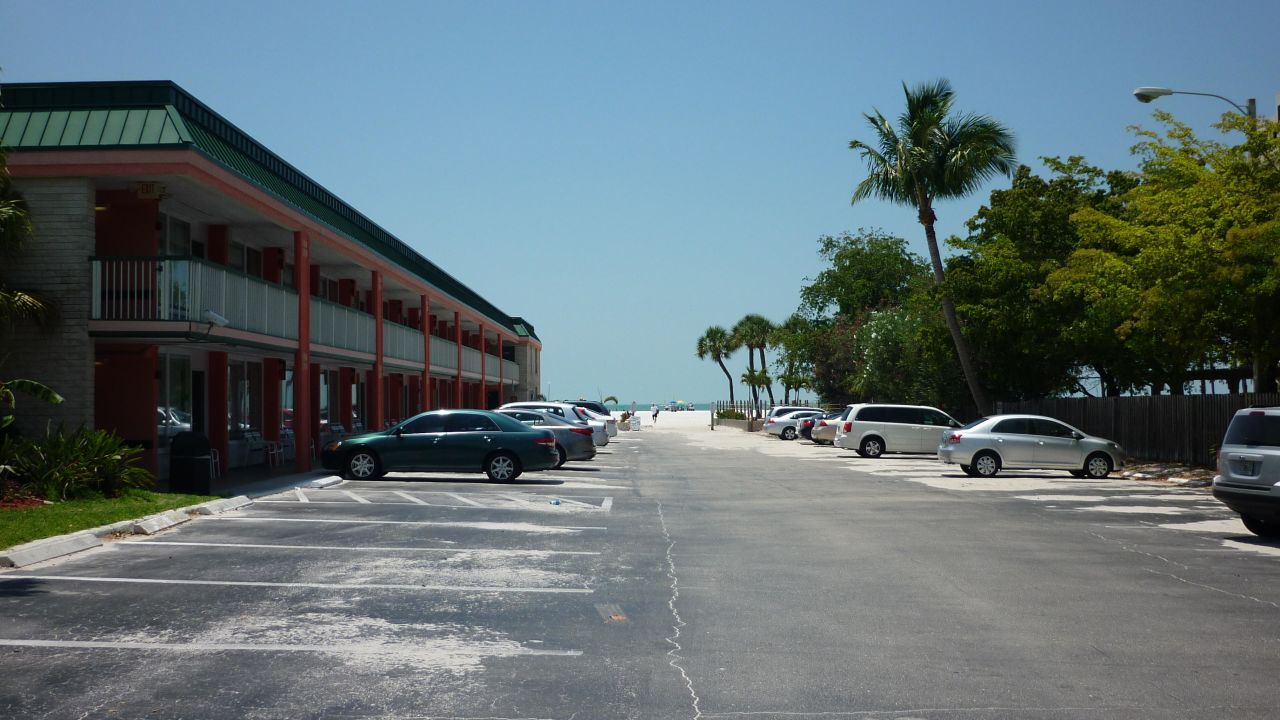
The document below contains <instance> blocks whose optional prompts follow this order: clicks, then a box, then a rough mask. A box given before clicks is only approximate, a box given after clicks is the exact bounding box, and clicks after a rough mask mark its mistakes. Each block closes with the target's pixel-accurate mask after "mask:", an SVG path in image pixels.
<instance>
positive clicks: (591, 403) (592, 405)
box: [560, 400, 613, 415]
mask: <svg viewBox="0 0 1280 720" xmlns="http://www.w3.org/2000/svg"><path fill="white" fill-rule="evenodd" d="M560 402H562V403H566V404H569V405H577V406H578V407H584V408H586V409H588V410H590V411H591V412H593V413H596V414H597V415H612V414H613V413H611V412H609V408H607V407H605V406H604V403H599V402H596V401H595V400H561V401H560Z"/></svg>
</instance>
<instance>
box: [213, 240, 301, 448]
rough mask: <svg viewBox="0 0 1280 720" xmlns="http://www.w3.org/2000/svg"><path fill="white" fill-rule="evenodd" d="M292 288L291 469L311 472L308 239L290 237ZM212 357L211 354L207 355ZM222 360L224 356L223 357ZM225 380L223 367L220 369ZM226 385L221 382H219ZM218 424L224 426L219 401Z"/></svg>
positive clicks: (224, 407)
mask: <svg viewBox="0 0 1280 720" xmlns="http://www.w3.org/2000/svg"><path fill="white" fill-rule="evenodd" d="M293 285H294V289H295V290H297V291H298V351H297V352H296V353H295V354H294V358H293V433H294V435H293V439H294V459H293V469H294V470H296V471H297V472H306V471H308V470H310V469H311V439H312V435H311V422H310V418H311V238H309V237H307V234H306V233H304V232H295V233H294V234H293ZM210 354H211V355H212V353H210ZM224 357H225V356H224ZM223 377H226V368H225V366H224V368H223ZM223 384H224V385H225V384H226V383H225V381H224V383H223ZM222 416H223V419H222V423H223V425H225V424H226V422H227V421H226V400H225V398H224V399H223V409H222Z"/></svg>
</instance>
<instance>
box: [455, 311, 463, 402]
mask: <svg viewBox="0 0 1280 720" xmlns="http://www.w3.org/2000/svg"><path fill="white" fill-rule="evenodd" d="M453 341H454V343H456V344H457V346H458V347H457V350H458V373H457V375H456V377H455V379H454V386H453V406H454V407H456V408H460V407H462V313H459V312H455V313H454V314H453Z"/></svg>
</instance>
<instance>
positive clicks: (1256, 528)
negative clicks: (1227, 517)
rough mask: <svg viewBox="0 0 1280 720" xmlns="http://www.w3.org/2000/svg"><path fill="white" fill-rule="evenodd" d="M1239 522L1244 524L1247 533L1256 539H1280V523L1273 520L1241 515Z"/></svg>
mask: <svg viewBox="0 0 1280 720" xmlns="http://www.w3.org/2000/svg"><path fill="white" fill-rule="evenodd" d="M1240 521H1241V522H1243V523H1244V526H1245V528H1247V529H1248V530H1249V532H1251V533H1253V534H1254V535H1257V536H1258V537H1264V538H1274V537H1280V523H1278V522H1276V521H1275V520H1263V519H1262V518H1259V517H1254V516H1253V515H1241V516H1240Z"/></svg>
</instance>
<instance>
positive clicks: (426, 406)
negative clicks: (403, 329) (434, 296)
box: [418, 295, 435, 410]
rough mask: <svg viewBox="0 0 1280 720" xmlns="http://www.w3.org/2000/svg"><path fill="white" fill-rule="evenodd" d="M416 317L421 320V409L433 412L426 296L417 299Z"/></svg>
mask: <svg viewBox="0 0 1280 720" xmlns="http://www.w3.org/2000/svg"><path fill="white" fill-rule="evenodd" d="M418 305H419V308H418V317H419V318H421V319H422V322H421V323H420V325H419V327H420V328H421V329H422V409H423V410H434V409H435V408H434V407H432V406H431V313H430V309H431V304H430V303H429V302H428V301H427V296H426V295H421V296H419V297H418Z"/></svg>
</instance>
